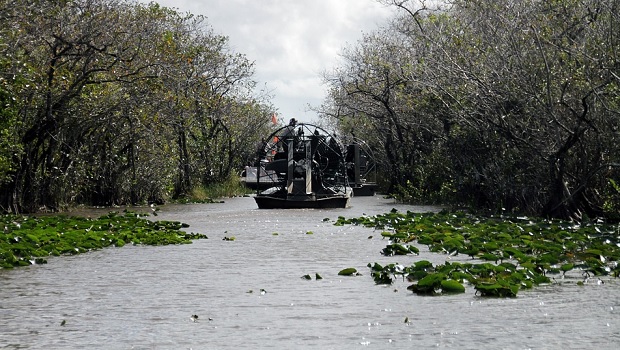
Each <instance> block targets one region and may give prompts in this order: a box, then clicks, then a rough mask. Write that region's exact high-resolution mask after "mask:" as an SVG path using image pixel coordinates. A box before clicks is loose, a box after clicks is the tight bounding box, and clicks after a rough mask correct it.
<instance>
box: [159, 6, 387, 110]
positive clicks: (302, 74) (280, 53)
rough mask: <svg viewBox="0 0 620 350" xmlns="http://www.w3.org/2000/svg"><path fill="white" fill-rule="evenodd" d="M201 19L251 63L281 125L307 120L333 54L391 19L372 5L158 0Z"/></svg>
mask: <svg viewBox="0 0 620 350" xmlns="http://www.w3.org/2000/svg"><path fill="white" fill-rule="evenodd" d="M157 2H158V3H159V4H161V5H162V6H166V7H172V8H177V9H178V10H179V11H181V12H191V13H193V14H199V15H204V16H206V17H207V18H208V22H209V23H210V25H211V26H212V27H213V29H214V30H215V31H216V32H217V33H218V34H222V35H225V36H228V37H229V38H230V45H231V47H232V48H233V49H234V50H235V51H236V52H239V53H242V54H245V55H246V56H247V57H248V59H250V60H251V61H255V62H256V76H255V78H256V80H258V81H259V83H261V84H262V83H266V84H267V87H268V88H269V89H272V90H274V93H275V98H274V100H273V102H274V104H275V106H276V108H278V109H279V112H280V113H279V114H280V117H281V118H282V119H283V120H287V119H288V118H293V117H294V118H297V119H299V120H302V121H307V119H308V118H312V117H313V115H312V114H311V113H306V112H305V110H306V106H307V105H308V104H310V105H318V104H320V103H321V102H322V100H323V98H324V96H325V87H324V86H322V85H321V79H320V73H321V71H323V70H325V69H330V68H332V67H334V66H335V64H336V62H337V59H338V53H339V52H340V51H341V49H342V48H343V47H344V46H346V45H347V44H354V43H355V42H356V41H357V40H359V39H360V38H361V37H362V34H363V33H368V32H371V31H373V30H375V29H377V27H378V26H379V25H381V24H383V23H384V22H385V21H386V20H387V19H388V18H389V17H390V16H391V14H392V10H391V9H389V8H385V7H384V6H383V5H380V4H379V3H377V2H376V1H374V0H261V1H257V0H158V1H157Z"/></svg>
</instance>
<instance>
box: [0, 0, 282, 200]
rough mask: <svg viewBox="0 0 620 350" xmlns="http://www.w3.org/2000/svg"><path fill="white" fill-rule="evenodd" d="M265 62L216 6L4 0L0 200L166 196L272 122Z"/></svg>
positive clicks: (238, 163)
mask: <svg viewBox="0 0 620 350" xmlns="http://www.w3.org/2000/svg"><path fill="white" fill-rule="evenodd" d="M252 76H253V63H252V62H250V61H248V59H247V58H246V57H245V56H244V55H242V54H239V53H235V52H233V51H231V50H230V48H229V47H228V39H227V38H226V37H224V36H221V35H218V34H216V33H214V32H213V30H212V29H211V28H210V27H209V25H208V23H206V20H205V18H203V17H200V16H193V15H191V14H181V13H179V12H177V11H176V10H172V9H168V8H165V7H161V6H159V5H157V4H155V3H151V4H148V5H147V4H143V3H138V2H133V1H129V0H62V1H48V0H35V1H32V0H0V103H1V107H0V108H1V109H0V210H2V211H6V212H34V211H38V210H58V209H61V208H62V207H63V206H65V205H70V204H75V203H84V204H92V205H114V204H128V203H143V202H147V201H150V202H161V201H164V200H167V199H168V198H171V197H183V196H186V195H187V194H188V193H190V192H191V191H192V189H195V188H196V187H201V186H209V185H211V184H213V183H218V182H222V181H225V180H226V179H228V178H229V177H230V176H231V174H233V173H235V172H236V171H237V170H238V169H240V168H241V167H242V165H244V163H246V162H247V161H248V159H250V158H251V157H252V156H253V154H252V152H253V148H254V147H253V145H255V144H256V143H257V141H259V140H260V136H262V135H264V134H266V133H268V131H269V130H268V128H269V126H270V125H269V121H270V118H269V116H270V115H271V114H272V113H273V112H272V107H271V106H270V103H269V96H268V95H267V94H265V93H264V92H256V91H255V86H256V82H254V81H253V80H252Z"/></svg>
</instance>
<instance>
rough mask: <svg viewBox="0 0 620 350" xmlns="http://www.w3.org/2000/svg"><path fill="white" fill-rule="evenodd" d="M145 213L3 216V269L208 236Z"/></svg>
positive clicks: (0, 262) (0, 249) (0, 253)
mask: <svg viewBox="0 0 620 350" xmlns="http://www.w3.org/2000/svg"><path fill="white" fill-rule="evenodd" d="M144 216H145V214H136V213H134V212H130V211H126V212H123V213H116V212H112V213H109V214H107V215H104V216H101V217H100V218H98V219H90V218H84V217H68V216H49V217H29V216H19V215H3V216H0V220H1V221H0V225H2V226H0V228H2V231H1V232H0V268H11V267H15V266H27V265H31V264H44V263H47V261H46V258H47V257H49V256H60V255H74V254H80V253H85V252H88V251H91V250H95V249H101V248H105V247H109V246H114V247H122V246H124V245H125V244H128V243H131V244H144V245H168V244H184V243H191V242H192V240H194V239H200V238H207V236H205V235H203V234H198V233H187V232H184V231H182V230H181V229H182V228H187V227H189V225H187V224H183V223H180V222H177V221H151V220H148V219H146V218H144Z"/></svg>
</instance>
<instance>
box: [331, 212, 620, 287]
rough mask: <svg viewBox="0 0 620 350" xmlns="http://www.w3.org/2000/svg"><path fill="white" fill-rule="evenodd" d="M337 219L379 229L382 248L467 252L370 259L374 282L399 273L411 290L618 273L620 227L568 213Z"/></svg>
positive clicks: (533, 283)
mask: <svg viewBox="0 0 620 350" xmlns="http://www.w3.org/2000/svg"><path fill="white" fill-rule="evenodd" d="M334 224H335V225H337V226H343V225H363V226H366V227H372V228H375V229H376V230H381V231H382V232H381V236H382V237H383V238H384V239H388V240H389V243H388V244H387V245H386V247H385V248H384V249H383V250H382V251H381V253H382V254H384V255H388V256H391V255H403V254H410V253H413V254H417V253H418V248H417V247H415V246H413V245H410V244H404V243H410V242H416V243H417V244H421V245H426V246H427V247H428V249H429V250H430V251H431V252H436V253H442V254H447V255H450V256H457V255H459V254H461V255H467V256H469V257H470V258H471V259H472V261H474V262H472V263H464V262H452V263H450V262H449V261H446V263H445V264H442V265H436V266H433V265H432V264H431V263H430V262H428V261H426V260H421V261H417V262H415V263H413V264H412V265H411V266H403V265H400V264H388V265H385V266H382V265H380V264H378V263H376V262H375V263H369V264H368V267H369V269H370V271H371V276H372V277H373V279H374V280H375V283H377V284H392V283H393V282H394V279H395V278H397V277H402V278H403V279H404V280H408V281H410V282H413V284H411V285H410V286H409V287H408V289H409V290H411V291H413V292H415V293H418V294H445V293H461V292H464V291H465V286H466V285H471V286H473V288H474V289H475V290H476V293H477V294H480V295H481V296H499V297H514V296H516V295H517V293H518V291H519V290H521V289H525V288H532V287H534V286H537V285H540V284H545V283H550V282H551V279H550V278H549V277H548V275H551V274H562V277H564V275H565V274H566V273H569V272H570V271H573V270H577V271H580V272H581V274H582V275H583V276H584V278H587V277H591V276H603V275H611V276H614V277H618V276H619V275H620V266H619V265H618V260H620V228H619V226H618V225H611V224H606V223H604V222H601V221H593V222H583V223H580V224H576V223H573V222H568V221H560V220H546V219H532V218H528V217H512V216H489V217H483V216H477V215H472V214H466V213H464V212H447V211H443V212H440V213H413V212H409V211H408V212H406V213H401V212H398V211H397V210H395V209H393V210H392V211H390V212H389V213H386V214H382V215H376V216H364V217H360V218H352V219H346V218H344V217H339V218H338V220H337V221H336V222H335V223H334Z"/></svg>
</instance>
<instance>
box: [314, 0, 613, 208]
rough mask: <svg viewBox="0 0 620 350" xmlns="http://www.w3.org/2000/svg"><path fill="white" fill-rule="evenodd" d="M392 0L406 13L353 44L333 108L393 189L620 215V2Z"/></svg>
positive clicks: (330, 77) (334, 85) (332, 77)
mask: <svg viewBox="0 0 620 350" xmlns="http://www.w3.org/2000/svg"><path fill="white" fill-rule="evenodd" d="M383 2H389V3H391V4H392V5H395V6H397V7H399V8H401V9H402V11H401V15H400V16H398V18H395V19H394V21H393V22H392V24H391V25H390V26H388V27H387V28H386V29H384V30H383V31H377V32H376V33H372V34H368V35H367V36H366V38H365V39H364V40H363V41H361V42H359V43H358V44H357V46H355V47H352V48H348V49H347V50H345V51H344V52H343V57H344V59H345V60H344V62H345V63H344V64H343V65H342V66H341V67H338V68H337V69H336V70H334V71H333V72H329V73H328V74H326V75H325V80H326V82H328V84H329V85H330V96H329V98H328V100H327V101H326V103H325V106H324V107H323V114H324V115H325V116H328V117H332V118H335V119H337V120H338V122H339V125H340V126H341V128H342V129H343V132H355V133H357V134H360V135H362V134H363V135H364V136H365V137H367V138H368V139H369V140H370V141H371V142H372V143H373V144H374V146H375V148H378V149H380V150H381V151H382V153H381V155H382V157H381V160H382V161H383V163H384V164H383V167H384V169H386V174H391V176H390V185H391V190H392V191H393V192H394V193H397V194H398V195H400V196H403V197H407V198H409V199H411V200H429V199H431V200H435V201H441V202H446V201H451V202H454V203H460V204H467V205H472V206H475V207H479V208H480V207H482V208H490V209H493V210H500V209H506V210H512V211H518V212H526V213H532V214H538V215H546V216H551V217H560V218H574V219H580V218H582V217H583V216H584V215H588V216H599V215H605V216H608V217H614V216H615V217H616V218H618V217H620V192H619V189H620V188H619V187H618V183H619V181H620V156H619V155H620V152H619V151H620V143H619V141H620V130H619V128H620V94H619V91H620V90H619V87H620V69H619V68H620V66H619V61H618V52H619V49H620V41H619V36H618V34H617V33H618V28H619V25H620V21H619V20H620V17H619V15H618V13H619V12H618V10H619V7H620V1H617V0H612V1H607V2H600V1H596V0H556V1H540V0H511V1H501V2H497V1H491V0H451V1H446V2H444V3H441V4H440V6H436V7H433V8H431V7H429V6H425V4H424V3H423V2H422V3H417V4H416V3H414V2H413V1H400V0H399V1H396V0H390V1H385V0H384V1H383ZM353 126H355V127H354V128H353Z"/></svg>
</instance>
